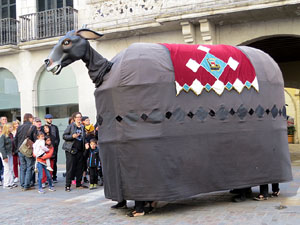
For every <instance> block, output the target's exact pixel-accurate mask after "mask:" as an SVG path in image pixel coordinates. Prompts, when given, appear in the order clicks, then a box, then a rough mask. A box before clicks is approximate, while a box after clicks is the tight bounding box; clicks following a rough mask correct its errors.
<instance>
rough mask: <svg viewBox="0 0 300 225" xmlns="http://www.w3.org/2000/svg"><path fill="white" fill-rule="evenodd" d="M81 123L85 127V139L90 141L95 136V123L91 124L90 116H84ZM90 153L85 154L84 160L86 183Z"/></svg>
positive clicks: (87, 141)
mask: <svg viewBox="0 0 300 225" xmlns="http://www.w3.org/2000/svg"><path fill="white" fill-rule="evenodd" d="M81 123H82V125H83V126H84V129H85V141H86V143H89V142H90V140H91V139H93V138H95V128H94V126H93V124H91V121H90V118H89V117H88V116H83V117H82V118H81ZM87 156H88V155H86V156H84V162H83V175H82V176H83V181H84V182H85V183H88V182H89V181H88V179H87V177H86V176H87V158H86V157H87Z"/></svg>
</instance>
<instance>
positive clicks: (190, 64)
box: [186, 59, 200, 73]
mask: <svg viewBox="0 0 300 225" xmlns="http://www.w3.org/2000/svg"><path fill="white" fill-rule="evenodd" d="M186 67H187V68H189V69H191V70H192V71H193V72H194V73H196V72H197V70H198V69H199V67H200V64H199V63H197V62H196V61H195V60H193V59H189V61H188V62H187V64H186Z"/></svg>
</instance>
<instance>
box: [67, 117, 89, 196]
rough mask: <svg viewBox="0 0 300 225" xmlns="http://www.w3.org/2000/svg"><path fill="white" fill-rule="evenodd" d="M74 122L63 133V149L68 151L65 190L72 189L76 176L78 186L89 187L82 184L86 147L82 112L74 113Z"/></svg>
mask: <svg viewBox="0 0 300 225" xmlns="http://www.w3.org/2000/svg"><path fill="white" fill-rule="evenodd" d="M72 118H73V120H74V122H72V123H71V124H69V126H68V127H67V128H66V130H65V131H64V134H63V139H64V140H65V142H64V144H63V147H62V148H63V150H65V153H66V186H65V191H67V192H70V191H71V182H72V179H73V178H74V177H76V188H80V189H81V188H88V187H87V186H84V185H82V184H81V180H82V172H83V160H84V157H83V153H84V149H85V130H84V126H83V125H82V124H81V118H82V114H81V113H80V112H76V113H73V115H72Z"/></svg>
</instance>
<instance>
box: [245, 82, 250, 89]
mask: <svg viewBox="0 0 300 225" xmlns="http://www.w3.org/2000/svg"><path fill="white" fill-rule="evenodd" d="M245 86H246V87H247V88H248V89H250V88H251V83H250V82H249V81H246V82H245Z"/></svg>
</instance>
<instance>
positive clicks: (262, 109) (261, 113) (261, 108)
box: [255, 105, 265, 118]
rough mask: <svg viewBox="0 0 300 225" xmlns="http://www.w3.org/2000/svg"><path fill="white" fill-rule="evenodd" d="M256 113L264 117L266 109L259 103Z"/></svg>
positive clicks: (259, 116)
mask: <svg viewBox="0 0 300 225" xmlns="http://www.w3.org/2000/svg"><path fill="white" fill-rule="evenodd" d="M255 114H256V115H257V117H258V118H263V116H264V114H265V109H264V108H263V107H262V106H261V105H258V106H257V107H256V109H255Z"/></svg>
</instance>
